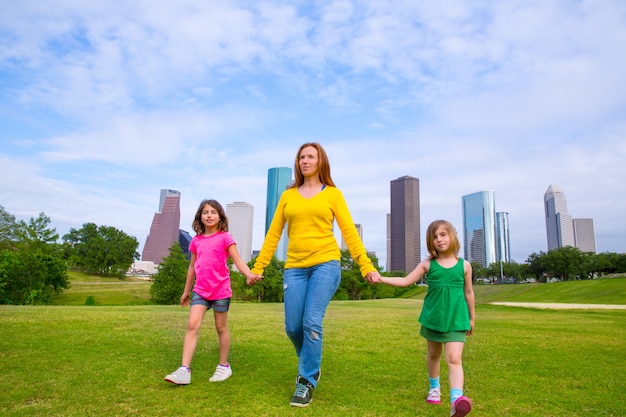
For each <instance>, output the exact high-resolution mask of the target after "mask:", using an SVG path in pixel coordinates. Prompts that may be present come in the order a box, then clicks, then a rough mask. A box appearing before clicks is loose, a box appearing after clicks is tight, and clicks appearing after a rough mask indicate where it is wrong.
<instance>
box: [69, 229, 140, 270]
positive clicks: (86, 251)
mask: <svg viewBox="0 0 626 417" xmlns="http://www.w3.org/2000/svg"><path fill="white" fill-rule="evenodd" d="M63 242H64V244H65V246H64V249H65V252H66V256H67V258H68V261H69V263H70V265H71V266H72V267H74V268H77V269H78V270H80V271H84V272H88V273H93V274H100V275H117V276H119V277H123V276H124V273H125V272H126V271H128V269H129V268H130V266H131V265H132V263H133V261H134V260H135V259H139V253H138V252H137V247H139V242H138V241H137V239H136V238H134V237H132V236H129V235H127V234H126V233H124V232H122V231H120V230H117V229H116V228H114V227H110V226H99V227H98V226H96V225H95V224H94V223H85V224H83V227H82V228H81V229H78V230H76V229H74V228H72V229H70V230H69V232H68V233H67V234H65V235H64V236H63Z"/></svg>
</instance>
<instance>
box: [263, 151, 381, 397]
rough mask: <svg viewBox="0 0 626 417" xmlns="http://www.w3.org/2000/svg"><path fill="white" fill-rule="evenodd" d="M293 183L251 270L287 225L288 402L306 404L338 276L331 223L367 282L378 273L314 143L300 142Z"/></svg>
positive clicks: (314, 380)
mask: <svg viewBox="0 0 626 417" xmlns="http://www.w3.org/2000/svg"><path fill="white" fill-rule="evenodd" d="M294 171H295V176H296V179H295V182H294V184H293V185H291V187H289V188H288V189H287V190H285V191H284V192H283V194H282V195H281V197H280V201H279V202H278V206H277V207H276V212H275V213H274V218H273V219H272V223H271V225H270V227H269V229H268V231H267V234H266V236H265V242H264V243H263V247H262V248H261V253H260V254H259V256H258V258H257V259H256V263H255V264H254V268H253V269H252V272H253V273H254V274H258V275H261V274H262V273H263V270H264V269H265V267H266V266H267V265H268V264H269V262H270V261H271V259H272V256H273V254H274V252H275V251H276V247H277V245H278V241H279V240H280V237H281V235H282V233H283V228H284V227H285V225H287V236H288V237H289V244H288V247H287V260H286V262H285V273H284V276H283V289H284V305H285V331H286V333H287V336H288V337H289V339H290V340H291V342H292V343H293V345H294V347H295V349H296V355H298V375H297V377H296V390H295V392H294V395H293V397H292V398H291V401H290V404H291V405H292V406H294V407H306V406H308V405H309V404H310V402H311V400H312V398H313V390H314V389H315V388H316V387H317V383H318V381H319V379H320V375H321V370H320V365H321V361H322V321H323V319H324V314H325V313H326V308H327V307H328V304H329V303H330V300H331V299H332V298H333V295H334V294H335V292H336V291H337V288H338V287H339V282H340V280H341V264H340V260H341V251H340V250H339V246H338V245H337V240H336V239H335V235H334V232H333V222H334V221H337V225H338V226H339V229H340V230H341V233H342V235H343V238H344V240H345V242H346V245H347V246H348V249H349V251H350V255H352V258H353V259H354V261H355V262H356V263H357V264H358V265H359V267H360V270H361V274H362V275H363V277H365V278H366V279H367V280H368V281H370V282H376V281H378V280H379V279H380V274H379V272H378V271H377V270H376V268H375V267H374V265H373V264H372V262H371V260H370V259H369V258H368V257H367V252H366V250H365V247H364V246H363V243H362V242H361V239H360V237H359V235H358V233H357V231H356V227H355V226H354V222H353V221H352V216H351V215H350V211H349V210H348V206H347V204H346V201H345V199H344V198H343V194H342V193H341V191H339V189H337V188H336V187H335V184H334V182H333V180H332V178H331V176H330V164H329V162H328V157H327V156H326V152H325V151H324V148H322V146H321V145H319V144H318V143H305V144H303V145H302V146H300V149H299V150H298V153H297V154H296V161H295V168H294Z"/></svg>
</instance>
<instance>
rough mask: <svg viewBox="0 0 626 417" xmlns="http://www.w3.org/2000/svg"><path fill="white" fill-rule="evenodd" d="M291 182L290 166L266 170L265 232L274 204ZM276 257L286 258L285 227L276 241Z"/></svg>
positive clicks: (273, 211)
mask: <svg viewBox="0 0 626 417" xmlns="http://www.w3.org/2000/svg"><path fill="white" fill-rule="evenodd" d="M290 184H291V168H286V167H277V168H270V169H269V170H268V171H267V201H266V205H265V233H266V234H267V231H268V230H269V228H270V224H271V223H272V219H273V218H274V213H275V212H276V206H277V205H278V201H279V200H280V196H281V194H282V193H283V191H285V189H286V188H287V187H288V186H289V185H290ZM275 256H276V258H278V259H280V260H281V261H285V260H286V259H287V228H285V229H283V236H282V238H281V239H280V241H279V242H278V246H277V248H276V253H275Z"/></svg>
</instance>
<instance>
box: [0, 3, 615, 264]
mask: <svg viewBox="0 0 626 417" xmlns="http://www.w3.org/2000/svg"><path fill="white" fill-rule="evenodd" d="M625 51H626V2H624V1H622V0H499V1H482V0H472V1H469V0H467V1H461V0H459V1H452V0H437V1H422V0H389V1H386V0H381V1H372V0H353V1H350V0H345V1H319V2H309V1H300V0H267V1H236V0H234V1H220V0H213V1H204V0H179V1H176V2H173V1H169V0H131V1H111V0H90V1H88V2H83V1H76V0H48V1H45V2H42V1H40V0H22V1H19V2H15V1H9V0H0V205H1V206H2V207H4V209H5V210H6V211H7V212H9V213H10V214H12V215H14V216H15V217H16V218H17V219H18V220H28V219H29V218H31V217H37V216H38V215H39V214H40V213H44V214H45V215H46V216H48V217H49V218H50V219H51V226H52V227H54V228H56V230H57V232H58V233H59V235H60V236H63V235H64V234H65V233H67V232H68V231H69V229H70V228H74V229H79V228H81V227H82V225H83V224H85V223H95V224H97V225H99V226H100V225H103V226H112V227H115V228H117V229H120V230H122V231H124V232H125V233H127V234H128V235H131V236H134V237H136V238H137V240H138V241H139V243H140V246H139V248H138V250H139V252H140V253H141V250H142V249H143V245H144V243H145V240H146V237H147V235H148V232H149V230H150V225H151V223H152V218H153V216H154V214H155V212H156V211H157V210H158V205H159V195H160V190H161V189H165V188H169V189H175V190H178V191H180V192H181V228H182V229H184V230H187V231H191V230H192V229H191V222H192V220H193V215H194V213H195V211H196V209H197V207H198V205H199V203H200V201H201V200H203V199H205V198H214V199H216V200H218V201H220V202H221V203H222V204H223V205H224V206H226V205H227V204H228V203H232V202H236V201H237V202H239V201H244V202H248V203H250V204H252V205H253V206H254V231H253V244H252V247H253V249H260V247H261V245H262V242H263V236H264V223H265V199H266V182H267V171H268V169H269V168H272V167H283V166H286V167H293V164H294V161H295V157H296V152H297V150H298V148H299V146H300V145H301V144H302V143H305V142H311V141H314V142H319V143H320V144H322V146H324V148H325V149H326V151H327V153H328V155H329V158H330V163H331V173H332V177H333V180H334V182H335V183H336V185H337V186H338V188H339V189H341V191H342V192H343V194H344V197H345V198H346V201H347V203H348V206H349V207H350V211H351V214H352V217H353V220H354V222H355V223H360V224H361V225H362V227H363V242H364V244H365V246H366V248H367V249H368V250H370V251H375V252H376V254H377V256H378V258H379V262H380V265H381V266H383V267H384V266H385V262H386V215H387V213H388V212H389V210H390V203H389V193H390V181H391V180H394V179H396V178H399V177H402V176H405V175H410V176H413V177H417V178H419V180H420V206H421V228H422V239H423V234H424V232H425V230H426V227H427V226H428V224H429V223H430V222H431V221H433V220H436V219H440V218H442V219H447V220H449V221H451V222H452V223H453V224H454V225H455V227H456V229H457V231H458V232H459V235H460V236H459V237H460V238H461V239H462V237H463V236H462V228H463V224H462V213H461V210H462V204H461V201H462V196H463V195H467V194H472V193H475V192H478V191H484V190H493V191H494V193H495V201H496V211H504V212H508V213H509V222H510V240H511V257H512V259H513V260H514V261H516V262H519V263H523V262H525V261H526V259H527V258H528V256H529V255H530V254H532V253H539V252H541V251H543V252H545V251H547V239H546V229H545V218H544V207H543V196H544V194H545V192H546V190H547V189H548V187H549V186H550V185H551V184H555V185H558V186H559V187H560V188H561V189H562V190H563V192H564V193H565V196H566V199H567V205H568V212H569V214H570V215H572V217H574V218H592V219H593V222H594V227H595V234H596V246H597V251H598V253H600V252H617V253H624V252H626V220H625V216H624V214H625V213H626V202H625V199H626V181H625V180H626V162H625V161H626V75H625V74H626V53H625ZM422 247H423V251H425V245H424V244H422ZM461 255H463V252H461ZM425 256H426V253H424V254H422V257H425Z"/></svg>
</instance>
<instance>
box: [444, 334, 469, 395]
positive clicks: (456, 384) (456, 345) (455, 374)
mask: <svg viewBox="0 0 626 417" xmlns="http://www.w3.org/2000/svg"><path fill="white" fill-rule="evenodd" d="M464 345H465V344H464V343H463V342H448V343H446V349H445V350H446V353H445V356H446V363H447V364H448V376H449V379H450V389H451V390H452V389H458V390H460V391H461V392H462V391H463V384H464V375H463V346H464Z"/></svg>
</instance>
